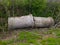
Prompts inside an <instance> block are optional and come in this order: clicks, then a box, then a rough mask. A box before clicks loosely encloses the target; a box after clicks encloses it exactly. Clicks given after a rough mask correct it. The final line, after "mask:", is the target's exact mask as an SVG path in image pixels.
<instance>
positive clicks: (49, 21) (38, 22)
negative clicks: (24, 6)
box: [34, 17, 54, 27]
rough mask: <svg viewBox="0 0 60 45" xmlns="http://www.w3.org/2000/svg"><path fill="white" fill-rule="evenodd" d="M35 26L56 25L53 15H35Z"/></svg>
mask: <svg viewBox="0 0 60 45" xmlns="http://www.w3.org/2000/svg"><path fill="white" fill-rule="evenodd" d="M34 20H35V21H34V22H35V27H51V26H53V25H54V19H53V18H52V17H47V18H46V17H34Z"/></svg>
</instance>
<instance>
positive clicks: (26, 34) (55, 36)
mask: <svg viewBox="0 0 60 45" xmlns="http://www.w3.org/2000/svg"><path fill="white" fill-rule="evenodd" d="M13 33H14V34H15V32H13ZM13 33H12V34H13ZM17 34H18V35H17ZM17 34H15V35H16V36H15V37H14V38H9V37H8V39H7V38H5V39H2V40H0V45H60V38H59V37H60V28H57V29H30V30H29V29H25V30H24V29H21V30H19V31H18V30H17ZM13 36H14V35H13ZM11 37H12V36H11Z"/></svg>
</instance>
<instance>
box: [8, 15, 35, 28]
mask: <svg viewBox="0 0 60 45" xmlns="http://www.w3.org/2000/svg"><path fill="white" fill-rule="evenodd" d="M33 26H34V21H33V16H32V14H30V15H28V16H21V17H9V18H8V29H15V28H25V27H33Z"/></svg>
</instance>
